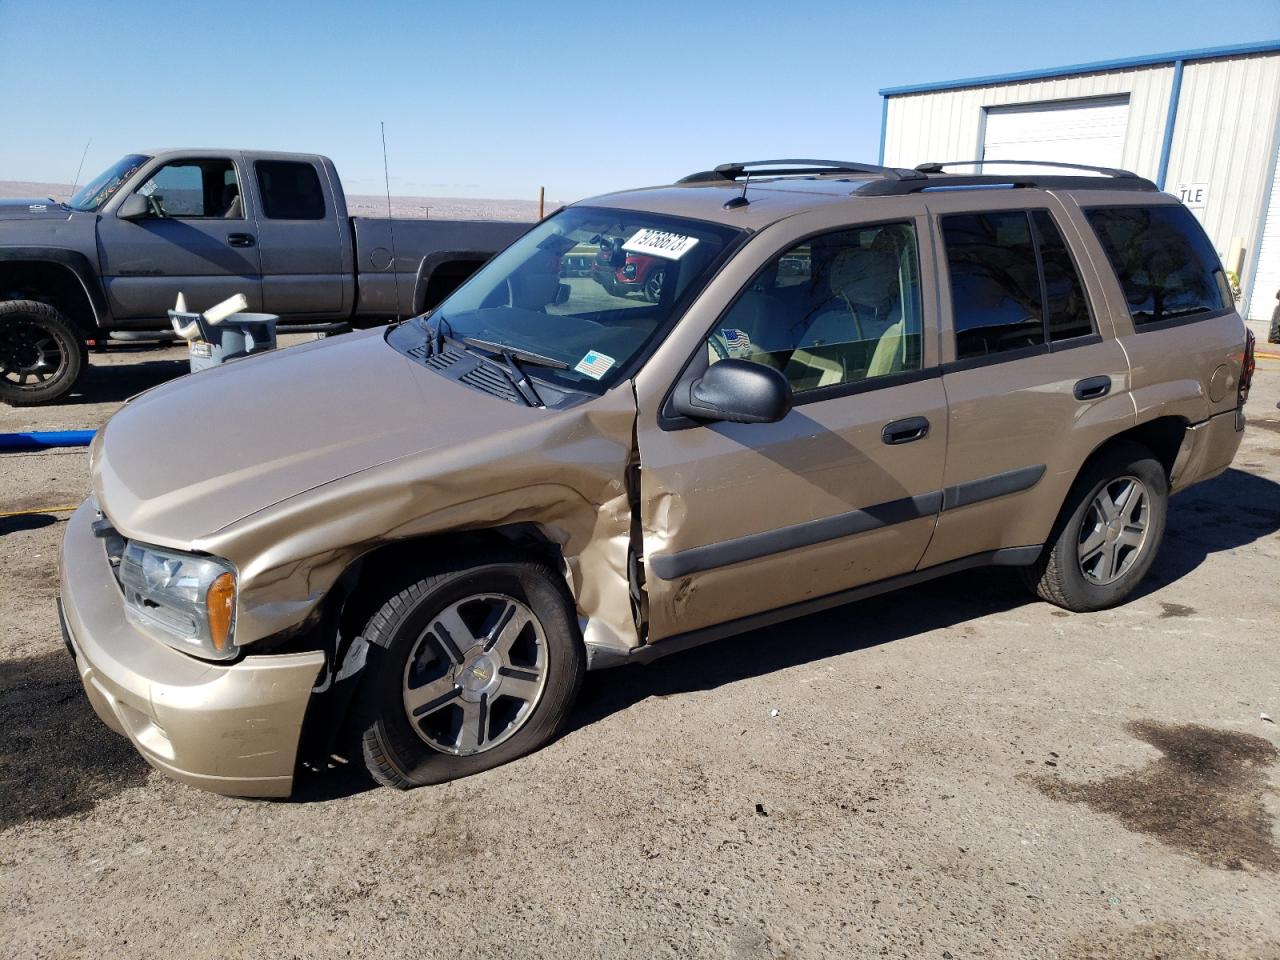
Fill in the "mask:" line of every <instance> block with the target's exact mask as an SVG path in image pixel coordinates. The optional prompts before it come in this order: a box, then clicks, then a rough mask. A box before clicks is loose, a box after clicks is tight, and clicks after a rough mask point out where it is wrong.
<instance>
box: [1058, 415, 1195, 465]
mask: <svg viewBox="0 0 1280 960" xmlns="http://www.w3.org/2000/svg"><path fill="white" fill-rule="evenodd" d="M1190 426H1191V422H1190V421H1189V420H1188V419H1187V418H1186V417H1180V416H1164V417H1155V418H1153V419H1151V420H1146V421H1144V422H1142V423H1139V424H1137V425H1136V426H1133V427H1129V428H1128V429H1127V430H1121V431H1120V432H1119V433H1116V434H1112V435H1111V436H1110V437H1107V439H1105V440H1103V441H1102V442H1101V443H1099V444H1098V445H1097V446H1096V447H1094V448H1093V450H1092V451H1091V452H1090V453H1089V456H1087V457H1085V459H1084V460H1083V461H1082V462H1081V464H1080V469H1079V470H1077V471H1076V477H1077V478H1078V477H1079V476H1080V474H1082V473H1083V472H1084V470H1085V468H1086V467H1087V466H1088V465H1089V464H1090V463H1092V462H1093V461H1094V460H1096V459H1097V458H1098V457H1099V456H1102V455H1103V454H1104V453H1105V452H1106V451H1107V450H1110V449H1111V448H1113V447H1115V446H1116V445H1117V444H1121V443H1136V444H1138V445H1139V446H1142V447H1146V448H1147V449H1148V450H1150V451H1151V452H1152V453H1153V454H1154V455H1155V458H1156V460H1158V461H1159V462H1160V465H1161V466H1162V467H1164V475H1165V479H1166V480H1168V479H1171V478H1172V476H1173V472H1174V466H1175V465H1176V463H1177V461H1178V451H1179V450H1181V449H1182V442H1183V440H1184V439H1186V435H1187V429H1188V428H1189V427H1190Z"/></svg>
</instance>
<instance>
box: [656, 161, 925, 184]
mask: <svg viewBox="0 0 1280 960" xmlns="http://www.w3.org/2000/svg"><path fill="white" fill-rule="evenodd" d="M757 167H764V168H775V167H776V168H777V169H768V170H762V171H761V176H766V177H796V176H811V177H812V176H820V175H822V174H831V173H870V174H874V175H875V176H878V177H884V178H885V179H886V180H892V181H894V182H897V181H900V180H924V179H926V177H925V174H924V173H923V172H922V171H918V170H908V169H904V168H902V167H882V166H880V165H878V164H874V163H857V162H855V161H850V160H744V161H742V162H741V163H722V164H720V165H719V166H718V167H716V168H715V169H714V170H702V171H700V172H698V173H691V174H689V175H688V176H687V177H681V178H680V179H679V180H677V181H676V183H714V182H717V181H729V182H733V181H734V180H737V179H738V178H739V177H741V176H743V175H744V174H746V173H747V172H748V171H749V170H753V169H755V168H757Z"/></svg>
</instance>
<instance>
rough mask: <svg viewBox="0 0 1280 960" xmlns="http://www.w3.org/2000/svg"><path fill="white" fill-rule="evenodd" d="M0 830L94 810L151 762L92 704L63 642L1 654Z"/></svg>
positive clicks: (141, 776) (140, 776)
mask: <svg viewBox="0 0 1280 960" xmlns="http://www.w3.org/2000/svg"><path fill="white" fill-rule="evenodd" d="M0 730H3V731H4V734H5V735H4V737H3V738H0V830H5V829H7V828H9V827H13V826H16V825H17V824H21V823H28V822H32V821H37V820H57V819H61V818H63V817H70V816H76V815H79V814H83V813H87V812H88V811H90V810H92V809H93V808H94V807H95V806H96V805H97V804H98V803H99V802H100V801H102V800H105V799H107V798H109V797H113V796H115V795H116V794H118V793H120V792H121V791H123V790H127V789H129V788H130V787H136V786H139V785H141V784H142V783H143V782H144V781H145V780H146V779H147V776H148V772H149V771H150V769H151V768H150V767H149V766H148V765H147V763H146V761H145V760H143V759H142V757H140V756H138V754H137V753H136V752H135V751H134V749H133V745H132V744H131V743H130V742H129V740H128V739H127V738H125V737H122V736H120V735H119V734H117V733H115V732H114V731H112V730H109V729H108V728H107V727H106V725H105V724H103V722H102V721H101V720H99V719H98V717H97V715H96V714H95V713H94V712H93V708H92V707H91V706H90V705H89V700H88V698H87V697H86V696H85V693H84V690H83V689H82V688H81V686H80V677H79V675H78V674H77V673H76V667H75V663H74V661H73V660H72V659H71V657H70V655H69V654H68V653H67V652H66V651H65V650H63V649H61V648H58V649H56V650H53V651H51V652H49V653H44V654H40V655H38V656H34V657H26V658H24V659H22V660H6V661H0Z"/></svg>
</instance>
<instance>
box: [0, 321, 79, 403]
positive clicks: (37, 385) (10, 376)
mask: <svg viewBox="0 0 1280 960" xmlns="http://www.w3.org/2000/svg"><path fill="white" fill-rule="evenodd" d="M84 365H85V343H84V341H83V339H81V337H80V336H79V335H78V334H77V333H76V331H75V328H74V327H73V326H72V325H71V322H70V321H69V320H68V319H67V318H66V317H64V316H63V315H62V314H61V313H59V312H58V311H57V310H56V309H54V308H53V307H51V306H50V305H49V304H47V303H40V302H39V301H37V300H8V301H5V302H3V303H0V400H3V401H5V402H6V403H8V404H10V405H12V406H15V407H26V406H35V405H36V404H41V403H52V402H54V401H55V400H58V399H60V398H62V397H63V396H65V395H66V394H67V393H69V392H70V391H71V388H72V387H74V386H75V383H76V381H77V380H78V379H79V378H80V373H81V371H82V370H83V369H84Z"/></svg>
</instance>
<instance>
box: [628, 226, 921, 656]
mask: <svg viewBox="0 0 1280 960" xmlns="http://www.w3.org/2000/svg"><path fill="white" fill-rule="evenodd" d="M917 233H918V223H917V222H915V221H902V222H894V223H879V224H869V225H866V226H861V225H859V226H851V227H846V228H842V229H839V230H836V231H832V232H830V233H825V234H822V235H819V236H816V237H813V238H811V239H808V240H805V241H803V242H802V243H799V244H795V245H792V246H789V247H788V248H787V249H785V250H784V251H782V252H780V253H779V254H777V255H776V256H774V257H773V258H771V259H770V260H769V261H768V262H767V263H766V265H765V266H764V268H763V269H762V270H761V271H759V272H758V273H757V274H756V276H755V278H754V279H753V280H752V281H751V282H750V283H749V284H748V285H747V287H746V288H745V289H743V290H742V291H741V292H740V293H739V294H738V296H737V297H736V298H735V301H734V302H733V303H732V305H731V306H730V307H729V309H728V310H727V311H726V312H725V313H724V314H723V315H722V316H721V317H720V319H719V320H718V321H717V322H716V324H715V326H714V327H713V329H712V330H710V331H709V332H708V334H709V335H708V336H707V339H706V340H705V341H704V345H703V346H702V347H701V348H700V349H699V350H698V353H697V355H696V356H695V358H694V369H693V371H692V373H693V374H694V375H696V374H697V373H698V372H700V370H701V369H705V368H706V367H708V366H709V365H710V364H712V363H717V362H720V361H721V360H722V359H724V358H725V357H737V358H742V359H747V360H750V361H753V362H755V363H761V364H766V365H768V366H772V367H775V368H776V369H779V370H781V371H782V372H783V373H784V374H785V376H786V377H787V379H788V380H789V381H790V383H791V386H792V389H793V391H794V396H795V406H794V408H793V409H792V410H791V412H790V413H789V414H788V415H787V416H786V417H785V418H783V419H782V420H781V421H779V422H777V423H769V424H733V423H710V424H675V423H671V422H668V423H666V424H665V425H664V424H663V423H661V422H658V421H659V418H658V417H656V416H655V411H653V410H652V409H649V407H650V402H649V401H647V400H645V399H643V398H642V400H641V408H640V419H639V424H638V443H639V448H640V478H641V492H642V501H643V505H642V525H643V528H644V548H645V574H646V591H647V595H648V598H649V635H650V638H651V639H655V640H657V639H662V638H664V637H668V636H671V635H674V634H680V633H685V632H688V631H690V630H695V629H698V628H700V627H705V626H709V625H711V624H715V623H719V622H721V621H724V620H731V619H735V618H738V617H743V616H748V615H751V614H754V613H759V612H762V611H765V610H769V609H773V608H777V607H783V606H787V605H789V604H792V603H796V602H799V601H803V600H806V599H810V598H814V597H820V596H823V595H826V594H832V593H838V592H839V591H841V590H846V589H849V588H852V587H857V586H860V585H862V584H865V583H868V582H871V581H875V580H881V579H885V578H887V577H892V576H894V575H896V574H902V573H907V572H909V571H911V570H913V569H914V568H915V566H916V563H917V562H918V561H919V559H920V557H921V555H922V554H923V553H924V550H925V546H926V545H927V543H928V540H929V536H930V534H931V533H932V531H933V526H934V522H935V519H936V515H937V510H938V504H939V503H940V501H941V484H942V464H943V454H944V451H945V448H946V400H945V397H944V395H943V391H942V383H941V379H940V377H939V375H938V371H937V369H936V367H934V368H933V369H931V370H930V369H926V363H927V362H928V361H927V360H926V358H925V356H924V355H923V353H924V351H923V348H924V347H925V345H926V344H925V343H924V341H925V339H926V338H924V337H923V336H922V334H923V332H924V331H925V330H926V329H929V328H930V327H931V325H932V324H931V321H930V320H929V319H928V317H927V314H926V311H925V309H924V303H925V299H924V298H923V297H922V287H924V284H922V266H923V265H922V260H921V257H920V256H919V250H918V244H917V239H916V238H917ZM928 281H929V282H932V277H929V278H928ZM933 362H934V363H936V359H935V360H934V361H933ZM645 394H647V391H645Z"/></svg>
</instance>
